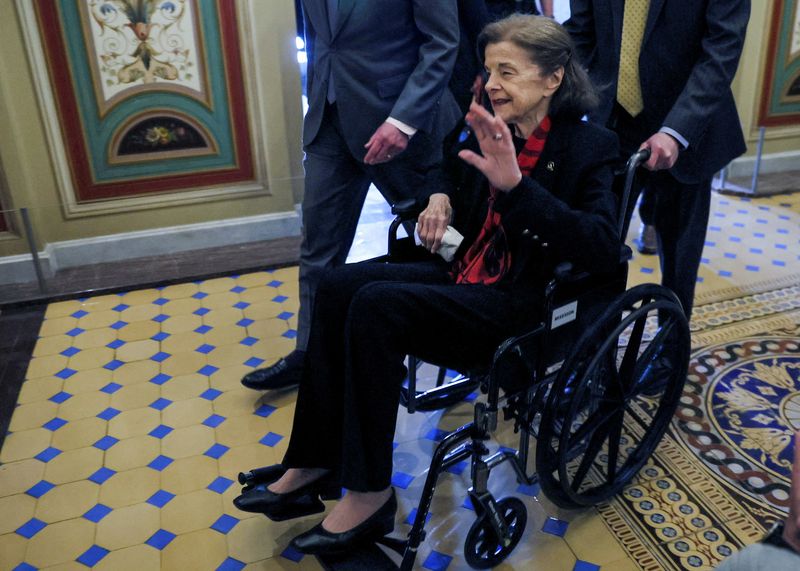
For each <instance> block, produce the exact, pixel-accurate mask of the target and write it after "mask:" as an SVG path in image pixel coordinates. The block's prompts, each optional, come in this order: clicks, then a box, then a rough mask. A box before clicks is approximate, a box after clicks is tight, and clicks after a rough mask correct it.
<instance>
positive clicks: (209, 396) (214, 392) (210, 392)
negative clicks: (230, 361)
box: [198, 365, 222, 401]
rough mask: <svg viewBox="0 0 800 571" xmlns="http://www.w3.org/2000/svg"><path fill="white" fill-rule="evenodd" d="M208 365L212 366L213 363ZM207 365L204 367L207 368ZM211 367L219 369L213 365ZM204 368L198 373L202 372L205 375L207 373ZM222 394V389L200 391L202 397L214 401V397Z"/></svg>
mask: <svg viewBox="0 0 800 571" xmlns="http://www.w3.org/2000/svg"><path fill="white" fill-rule="evenodd" d="M206 367H211V365H206ZM206 367H203V369H205V368H206ZM211 368H212V369H214V370H217V368H216V367H211ZM203 369H200V370H199V371H198V373H200V374H201V375H205V374H206V373H204V372H203ZM209 374H210V373H209ZM221 394H222V391H219V390H217V389H206V390H204V391H203V392H202V393H200V398H203V399H206V400H211V401H213V400H214V399H216V398H217V397H219V396H220V395H221Z"/></svg>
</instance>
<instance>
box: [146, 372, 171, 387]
mask: <svg viewBox="0 0 800 571" xmlns="http://www.w3.org/2000/svg"><path fill="white" fill-rule="evenodd" d="M171 378H172V377H170V376H169V375H165V374H164V373H159V374H157V375H156V376H155V377H153V378H152V379H150V382H151V383H153V384H154V385H159V386H160V385H163V384H164V383H166V382H167V381H168V380H170V379H171Z"/></svg>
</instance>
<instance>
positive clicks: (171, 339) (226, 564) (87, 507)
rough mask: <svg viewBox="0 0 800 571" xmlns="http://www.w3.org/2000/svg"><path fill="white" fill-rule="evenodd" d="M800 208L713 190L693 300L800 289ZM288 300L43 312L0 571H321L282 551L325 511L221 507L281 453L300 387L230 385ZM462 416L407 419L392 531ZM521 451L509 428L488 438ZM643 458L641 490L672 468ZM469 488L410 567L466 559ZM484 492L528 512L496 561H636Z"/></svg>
mask: <svg viewBox="0 0 800 571" xmlns="http://www.w3.org/2000/svg"><path fill="white" fill-rule="evenodd" d="M798 205H800V196H799V195H797V194H795V195H788V196H776V197H772V198H767V199H758V200H742V199H738V198H732V197H715V201H714V214H713V217H712V221H711V223H710V229H709V238H708V243H707V248H706V259H705V260H704V265H703V268H702V270H701V275H700V280H699V281H700V283H699V284H698V296H699V297H700V298H701V299H703V300H705V303H710V302H712V301H713V302H720V301H721V300H724V299H730V298H735V297H741V296H742V295H744V294H747V293H750V292H752V291H764V290H766V289H777V288H778V287H781V286H782V284H785V283H786V282H787V281H788V282H789V283H796V281H797V274H798V269H797V268H798V264H797V260H798V252H800V248H798V245H799V244H800V230H799V229H800V224H799V223H798V222H800V208H799V207H798ZM382 213H383V206H382V205H381V203H380V201H379V200H378V199H375V198H374V197H373V198H371V199H370V202H368V204H367V208H366V209H365V214H364V216H363V217H362V225H361V226H360V230H359V235H358V236H357V237H356V242H357V244H359V245H361V246H362V247H363V246H367V245H370V246H371V245H374V244H378V243H380V244H381V245H382V244H383V234H382V232H383V230H382V229H383V228H385V218H384V216H383V214H382ZM373 231H374V232H376V234H374V235H380V241H378V240H377V239H371V238H370V232H373ZM372 254H373V252H371V251H366V252H362V254H361V255H358V254H357V255H356V257H359V258H361V257H369V256H370V255H372ZM656 263H657V258H654V257H641V256H638V255H637V257H636V258H635V259H634V261H633V265H632V269H631V279H632V281H633V282H639V281H655V280H657V279H658V270H657V267H656ZM770 285H772V286H774V287H770ZM737 292H738V293H737ZM773 306H774V304H773ZM786 309H791V307H786V308H784V309H781V307H780V306H774V307H773V311H775V312H780V311H785V310H786ZM296 312H297V271H296V269H295V268H287V269H281V270H276V271H274V272H256V273H249V274H245V275H234V276H230V277H224V278H218V279H210V280H206V281H201V282H190V283H183V284H176V285H171V286H168V287H165V288H159V289H146V290H138V291H130V292H127V293H123V294H119V295H117V294H114V295H105V296H99V297H91V298H86V299H81V300H74V301H65V302H59V303H54V304H51V305H50V306H49V307H48V308H47V311H46V315H45V321H44V322H43V324H42V327H41V330H40V333H39V336H40V338H39V340H38V343H37V344H36V347H35V349H34V352H33V359H32V361H31V363H30V366H29V368H28V371H27V375H26V381H25V383H24V384H23V385H22V389H21V391H20V394H19V400H18V405H17V407H16V409H15V411H14V414H13V417H12V419H11V424H10V434H9V435H8V437H7V438H6V441H5V444H4V446H3V448H2V452H0V463H1V465H0V514H2V517H0V569H3V570H5V569H20V570H24V569H73V568H74V569H85V568H86V567H93V568H97V569H109V570H115V571H116V570H124V569H136V570H138V571H144V570H148V569H159V568H161V569H169V570H178V569H180V570H183V569H187V570H189V569H191V570H200V569H223V570H236V569H264V570H266V569H317V568H320V567H319V564H318V563H317V562H316V561H315V560H314V559H313V558H310V557H303V558H301V557H300V556H299V554H297V553H294V552H292V551H291V550H287V549H286V546H287V544H288V542H289V540H290V539H291V538H292V537H293V536H294V535H295V534H297V533H299V532H300V531H302V530H304V529H306V528H307V527H309V526H310V525H312V524H313V523H315V522H316V521H318V520H319V516H315V517H311V518H307V520H299V521H291V522H284V523H272V522H270V521H268V520H267V519H266V518H264V517H263V516H257V515H254V514H248V513H243V512H240V511H238V510H236V509H235V508H234V507H233V505H232V503H231V500H232V499H233V498H234V497H235V496H236V495H237V494H238V493H239V486H238V485H237V484H236V483H235V480H236V475H237V473H238V472H239V471H240V470H243V469H248V468H251V467H256V466H262V465H267V464H272V463H275V462H277V461H279V460H280V459H281V457H282V455H283V452H284V450H285V448H286V444H287V439H288V435H289V434H290V430H291V419H292V415H293V410H294V396H295V395H294V392H293V391H287V392H274V393H268V394H265V395H260V394H258V393H256V392H253V391H250V390H247V389H244V388H242V387H241V385H240V384H239V379H240V378H241V376H242V375H243V374H244V373H246V372H248V371H250V370H252V369H253V368H256V367H260V366H264V365H265V364H268V363H271V362H273V361H274V360H275V359H277V358H278V357H279V356H282V355H284V354H286V353H287V352H289V351H290V350H291V349H292V348H293V345H294V336H295V330H294V328H295V326H296ZM700 315H701V318H702V317H703V313H702V311H701V312H700ZM713 327H714V324H713V323H708V322H707V320H706V321H705V322H703V321H702V320H701V321H699V322H698V325H697V328H698V330H700V329H702V330H706V329H709V328H712V329H713ZM430 373H431V371H430V370H426V371H424V374H430ZM798 390H800V387H798ZM471 410H472V408H471V405H469V404H467V403H464V404H461V405H459V406H457V407H454V408H452V409H450V410H448V411H446V412H437V413H430V414H415V415H408V414H406V413H405V412H402V413H401V415H400V419H399V422H398V429H397V434H396V438H395V440H396V442H397V448H396V451H395V469H396V475H395V480H394V483H395V485H396V487H397V488H398V491H399V495H400V499H401V510H400V514H399V515H398V525H397V531H398V533H399V534H405V533H406V532H407V530H408V529H409V528H408V525H407V524H405V523H404V522H405V521H406V519H407V517H408V515H409V514H410V512H411V510H412V509H413V507H414V504H415V501H416V498H417V497H418V495H419V492H420V490H421V487H422V481H423V480H424V478H423V477H422V476H423V475H424V474H425V472H426V469H427V465H428V458H429V455H430V453H431V451H432V449H433V447H434V446H435V442H436V440H437V439H438V438H440V437H441V431H446V430H449V429H452V428H455V427H457V426H460V425H462V424H464V423H465V422H467V421H468V420H469V419H470V418H471ZM515 444H516V442H515V437H514V435H513V433H512V431H511V427H510V426H507V425H504V426H503V427H502V429H501V430H500V431H499V432H498V434H497V442H496V443H494V446H498V445H508V446H514V445H515ZM676 454H677V452H676ZM651 469H652V470H653V473H652V474H650V473H649V472H648V473H643V474H642V475H641V476H640V478H639V480H638V483H641V484H642V485H643V486H646V485H649V484H647V483H648V482H659V481H661V480H658V479H657V478H658V477H659V476H658V475H659V474H660V475H662V476H663V475H666V474H667V472H666V471H665V470H663V469H662V468H660V467H659V466H656V465H653V466H652V467H651ZM659 470H661V471H660V472H659ZM662 479H663V478H662ZM467 485H468V470H462V471H459V470H458V469H454V470H453V473H451V474H447V475H446V476H444V482H443V484H442V486H441V487H440V489H439V491H438V494H437V496H436V499H435V501H434V505H433V510H432V513H433V517H432V518H431V521H430V528H429V537H428V540H427V541H426V542H425V544H424V548H423V549H422V550H421V552H420V555H419V558H418V560H417V562H418V565H420V566H424V567H425V568H427V569H431V570H435V569H449V570H456V569H463V568H465V563H464V559H463V554H462V549H463V541H464V537H465V536H466V533H467V530H468V529H469V526H470V525H471V524H472V522H473V521H474V515H473V514H472V512H471V510H470V509H469V508H468V507H466V506H465V505H464V500H465V497H466V496H465V494H464V492H465V489H466V486H467ZM491 487H492V488H493V489H494V490H496V491H498V492H499V493H498V496H500V497H502V496H504V495H509V494H514V495H516V496H518V497H521V498H523V499H524V501H525V504H526V506H527V509H528V523H527V528H526V531H525V534H524V537H523V540H522V542H521V544H520V545H519V546H518V547H517V549H516V550H515V552H514V553H513V554H512V556H511V558H510V559H509V560H508V561H507V562H506V563H504V564H503V566H501V568H505V569H543V570H561V569H564V570H570V569H580V570H590V569H597V568H599V567H602V568H608V569H613V570H615V571H617V570H626V569H631V570H633V569H640V568H644V567H645V565H644V563H643V561H644V559H639V558H636V557H635V556H634V555H633V554H632V552H631V550H630V545H629V544H628V543H625V542H623V541H622V540H621V539H620V537H621V534H623V535H624V534H625V533H627V534H631V533H633V534H635V533H636V532H635V531H634V529H635V528H634V527H631V528H630V529H629V530H628V531H627V532H625V531H624V530H623V531H622V532H621V531H620V530H619V529H616V528H614V527H613V526H612V525H611V524H609V522H611V521H614V519H613V517H612V516H607V517H606V516H603V514H602V513H600V512H601V511H602V509H601V510H600V511H598V510H595V509H589V510H583V511H571V512H566V511H564V510H561V509H559V508H557V507H555V506H554V505H553V504H552V503H551V502H549V501H548V500H547V498H546V497H545V496H544V495H543V494H541V493H540V491H539V489H538V487H537V486H534V487H532V488H525V487H520V486H518V485H517V484H516V482H515V481H514V478H513V474H512V473H511V471H510V470H509V469H507V467H505V466H504V467H502V468H501V469H499V470H497V471H496V475H495V474H493V476H492V482H491ZM664 501H665V502H666V500H664ZM665 505H667V504H666V503H665ZM609 509H611V508H609ZM619 513H623V510H622V508H620V512H619ZM601 516H602V517H601ZM620 517H622V516H620ZM733 519H735V518H732V520H733ZM631 521H632V520H631ZM719 521H720V522H722V523H724V521H723V520H722V519H720V520H719ZM725 521H727V520H725ZM631 525H633V524H631ZM743 525H744V524H743ZM690 537H691V536H690V535H689V534H688V533H687V535H686V536H685V538H690ZM685 538H684V541H686V539H685ZM665 539H666V538H663V539H662V541H661V542H659V543H658V544H653V545H656V546H657V545H667V544H669V542H668V541H665ZM679 539H681V538H679ZM643 541H644V540H643ZM675 541H677V539H676V540H675ZM653 549H656V547H653ZM665 549H666V548H665ZM675 549H677V550H680V549H681V547H680V546H677V547H675ZM651 568H652V567H651ZM656 568H657V567H656ZM700 568H702V567H700Z"/></svg>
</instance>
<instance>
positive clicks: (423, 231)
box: [417, 192, 453, 254]
mask: <svg viewBox="0 0 800 571" xmlns="http://www.w3.org/2000/svg"><path fill="white" fill-rule="evenodd" d="M452 216H453V208H452V207H451V206H450V197H449V196H447V195H446V194H443V193H439V192H437V193H435V194H432V195H431V196H430V198H429V199H428V207H427V208H425V210H423V211H422V212H420V214H419V216H418V217H417V234H419V239H420V241H421V242H422V245H423V246H425V248H426V249H427V250H429V251H430V252H432V253H434V254H435V253H436V252H437V251H438V250H439V247H440V246H441V245H442V236H444V231H445V230H446V229H447V225H448V224H450V219H451V217H452Z"/></svg>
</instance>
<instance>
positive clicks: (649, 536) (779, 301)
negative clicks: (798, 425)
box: [597, 280, 800, 571]
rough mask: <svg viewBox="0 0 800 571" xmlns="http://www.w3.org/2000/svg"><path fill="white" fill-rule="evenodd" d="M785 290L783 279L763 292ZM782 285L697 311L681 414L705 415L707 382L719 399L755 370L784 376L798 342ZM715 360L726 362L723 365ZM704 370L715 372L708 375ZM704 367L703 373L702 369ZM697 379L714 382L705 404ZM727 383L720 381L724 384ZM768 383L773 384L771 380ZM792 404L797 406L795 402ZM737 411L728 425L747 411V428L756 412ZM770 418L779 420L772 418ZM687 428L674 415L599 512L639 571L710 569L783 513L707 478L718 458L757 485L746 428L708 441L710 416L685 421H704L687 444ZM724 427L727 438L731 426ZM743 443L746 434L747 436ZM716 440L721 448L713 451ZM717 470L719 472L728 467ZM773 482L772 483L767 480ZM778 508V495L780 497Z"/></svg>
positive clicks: (798, 312)
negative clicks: (740, 468) (766, 366)
mask: <svg viewBox="0 0 800 571" xmlns="http://www.w3.org/2000/svg"><path fill="white" fill-rule="evenodd" d="M783 281H788V280H774V281H773V282H771V283H772V285H775V284H776V283H778V282H783ZM766 283H768V282H762V285H763V284H766ZM784 285H785V287H781V288H778V289H773V290H771V291H760V292H757V293H752V294H750V295H741V293H742V291H741V290H742V289H743V288H739V289H738V290H737V291H738V293H739V297H738V298H730V299H718V301H715V302H713V303H706V304H705V305H704V306H700V307H698V310H697V313H696V316H695V319H694V320H693V328H692V329H693V332H692V346H693V355H692V365H691V368H690V382H687V388H686V390H685V392H684V397H683V399H682V401H681V407H682V410H683V411H684V415H685V414H686V410H687V408H686V407H687V406H688V407H689V408H693V407H694V409H697V410H700V409H702V411H703V413H706V412H708V411H706V408H707V407H708V406H712V404H710V403H712V402H714V399H713V398H712V396H714V395H712V393H713V391H712V388H711V386H712V384H714V383H716V384H715V385H714V390H716V391H717V392H716V396H717V397H718V396H719V394H720V393H725V394H727V393H730V392H731V391H733V390H734V389H735V388H736V385H737V383H739V384H741V381H740V380H738V379H739V377H741V376H742V374H745V375H750V376H751V377H755V376H756V374H755V373H753V371H754V370H757V368H758V367H759V366H763V363H765V362H767V363H772V366H773V367H776V368H781V366H783V369H787V367H785V366H784V364H783V363H779V361H785V360H786V359H795V360H797V361H798V362H800V358H798V357H797V355H796V353H797V352H796V351H794V350H792V351H790V352H789V353H786V352H785V347H784V345H785V344H786V343H787V342H788V343H790V344H791V343H794V344H795V345H796V340H797V339H798V338H799V337H800V286H799V285H798V284H797V281H795V283H791V284H784ZM750 287H751V288H752V287H753V286H750ZM721 293H722V292H716V294H717V297H718V298H721V297H724V296H722V295H719V294H721ZM793 346H794V345H793ZM773 353H774V354H773ZM720 355H723V356H724V355H728V358H727V359H726V358H722V357H720ZM715 359H716V360H715ZM770 359H771V361H770ZM709 362H711V363H715V364H716V365H717V366H716V367H713V368H710V369H709V368H708V367H707V365H708V363H709ZM704 365H705V366H706V369H703V368H702V367H703V366H704ZM737 367H738V368H737ZM791 367H792V368H793V369H792V370H794V368H795V367H796V365H795V364H794V363H792V365H791ZM698 368H699V369H698ZM783 369H782V371H781V373H782V374H783V375H784V378H785V377H786V375H787V374H788V373H786V372H785V371H784V370H783ZM787 370H788V369H787ZM692 371H694V372H692ZM698 371H701V372H705V373H707V376H708V375H718V377H713V378H705V379H703V382H706V383H707V384H708V386H707V387H705V388H704V391H705V393H706V394H704V395H698V394H697V391H698V386H699V385H698V381H697V378H699V377H702V375H697V374H696V373H697V372H698ZM742 371H743V372H744V373H742ZM726 374H727V375H728V377H727V378H723V375H726ZM793 374H794V373H793ZM737 375H739V377H737ZM769 377H770V375H767V378H768V379H769ZM771 377H772V378H773V379H774V378H776V377H775V374H773V375H772V376H771ZM773 382H778V381H773ZM795 384H796V388H795V389H792V390H796V391H797V395H800V379H795ZM739 388H741V387H739ZM723 396H724V394H723ZM776 398H779V400H780V398H783V397H776ZM787 398H788V397H787ZM791 398H792V399H796V400H797V399H800V396H792V397H791ZM698 399H699V400H698ZM723 400H724V399H723ZM731 400H733V399H731ZM784 400H786V398H784ZM717 402H719V399H718V398H717ZM698 403H700V404H698ZM784 404H785V403H784ZM776 406H777V404H776ZM698 407H699V408H698ZM738 410H741V411H742V413H741V414H738V413H737V414H738V416H737V414H734V415H727V416H728V417H732V418H734V419H738V420H743V419H745V413H746V412H750V413H751V418H748V419H745V420H749V421H751V422H752V416H756V412H757V411H748V409H747V407H746V406H742V407H741V408H740V409H738ZM679 412H680V411H679ZM776 414H777V413H776ZM784 416H785V415H784ZM774 418H780V414H777V416H776V417H774ZM729 419H730V418H729ZM686 420H687V419H686V418H685V417H684V418H683V419H682V418H681V415H680V414H678V415H676V419H675V420H674V421H673V424H672V426H671V427H670V429H669V431H668V433H667V435H666V436H665V437H664V439H663V440H662V442H661V443H660V444H659V447H658V449H657V451H656V453H655V454H654V456H653V457H652V458H651V459H650V460H649V461H648V464H647V465H646V466H645V468H643V469H642V471H641V472H640V473H639V475H638V476H637V477H636V479H635V480H634V482H633V483H632V485H630V486H629V487H628V488H627V489H626V490H625V492H624V493H623V494H621V495H620V496H618V497H617V498H615V499H614V500H613V501H611V502H609V503H608V504H604V505H602V506H599V507H598V508H597V510H598V512H599V513H600V515H601V517H602V518H603V520H604V522H605V525H606V527H607V528H608V529H609V530H610V531H611V532H612V533H613V534H614V535H615V536H616V537H617V540H618V542H619V544H620V545H621V546H622V547H623V549H624V550H625V551H626V553H627V554H628V555H629V556H630V557H631V558H632V559H633V560H634V561H636V562H637V563H638V565H639V567H640V568H641V569H642V570H643V571H657V570H670V571H679V570H684V569H713V568H714V567H716V565H718V564H719V562H720V561H722V560H723V559H725V558H726V557H727V556H729V555H730V554H731V553H733V552H735V551H738V550H740V549H742V548H743V547H744V546H746V545H748V544H750V543H753V542H755V541H758V540H759V539H760V538H761V537H762V536H763V535H764V533H765V531H766V529H768V527H769V526H770V525H771V523H772V522H773V521H775V520H776V519H779V518H781V517H783V514H784V510H783V509H782V506H781V503H782V502H781V501H777V502H776V501H774V500H775V497H773V498H772V500H773V501H765V498H766V497H767V496H769V495H770V494H771V493H773V492H772V491H769V490H768V491H767V492H764V493H765V494H766V496H764V497H760V496H759V495H758V493H754V492H753V490H752V489H750V486H749V484H748V478H746V477H745V478H740V479H739V480H737V479H736V478H735V477H734V478H728V479H727V480H726V478H725V476H724V475H721V474H720V472H719V470H718V469H717V471H716V472H715V467H714V460H715V456H714V454H717V453H720V452H719V449H724V450H725V453H726V454H727V458H728V460H725V459H724V458H723V459H722V460H723V461H724V462H734V465H738V464H740V463H747V462H750V463H751V464H752V466H753V467H752V468H750V469H749V470H748V475H753V474H757V475H758V477H762V476H763V474H765V473H766V472H765V471H764V469H763V468H759V462H758V459H757V458H755V459H754V456H757V451H754V450H753V449H752V448H750V449H748V448H747V444H745V443H744V440H746V436H747V434H748V433H746V432H745V431H744V429H750V430H751V429H752V427H750V426H748V425H746V423H745V426H744V428H743V436H744V437H743V438H739V437H737V438H733V439H732V438H731V436H730V434H728V435H727V436H726V435H715V434H714V431H720V430H722V429H721V426H722V425H721V423H720V421H719V419H717V418H716V417H714V418H705V419H700V418H698V419H691V420H693V421H697V422H698V423H701V422H702V426H703V427H704V428H708V431H707V432H703V433H702V434H700V433H697V434H696V435H693V434H692V431H691V430H689V431H688V432H687V431H686V430H685V429H686V426H689V427H690V428H696V427H697V426H699V425H697V424H691V423H690V424H688V425H687V424H686ZM680 423H683V425H681V424H680ZM734 424H735V423H734ZM727 427H728V429H731V426H730V424H729V425H728V426H727ZM734 428H735V427H734ZM749 434H750V435H752V434H753V433H752V430H751V432H750V433H749ZM773 436H774V435H773ZM709 438H710V439H711V441H712V442H711V444H709V440H708V439H709ZM717 438H718V439H719V442H720V444H714V442H716V440H715V439H717ZM693 439H694V440H693ZM773 441H774V438H773ZM703 445H708V448H709V453H708V454H706V455H705V458H703V453H698V450H699V449H701V448H703ZM743 445H744V448H743ZM783 452H784V456H785V452H786V451H785V450H783ZM748 453H749V457H748ZM761 464H763V462H761ZM722 465H723V473H724V472H725V470H724V466H726V464H722ZM732 475H733V474H732ZM773 477H777V476H776V475H775V474H774V473H773ZM774 482H775V483H773V484H767V486H766V487H769V488H770V490H773V489H778V488H779V487H784V488H785V483H783V482H781V481H780V479H778V480H774ZM787 482H788V480H787ZM762 483H763V482H762ZM778 484H780V485H778ZM766 487H765V489H766ZM756 488H758V486H756ZM780 493H783V492H782V491H780ZM767 499H769V498H767ZM780 499H782V496H780V497H778V500H780Z"/></svg>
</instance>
